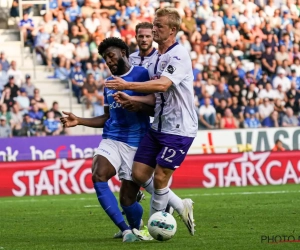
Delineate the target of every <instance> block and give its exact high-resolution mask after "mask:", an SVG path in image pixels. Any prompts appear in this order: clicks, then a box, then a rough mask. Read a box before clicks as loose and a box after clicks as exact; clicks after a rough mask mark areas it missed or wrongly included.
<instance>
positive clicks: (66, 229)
mask: <svg viewBox="0 0 300 250" xmlns="http://www.w3.org/2000/svg"><path fill="white" fill-rule="evenodd" d="M299 187H300V186H299V185H285V186H260V187H231V188H214V189H185V190H174V191H175V192H176V193H177V194H178V195H179V196H180V197H189V198H192V199H193V200H194V202H195V204H194V216H195V221H196V225H197V227H196V230H197V231H196V235H195V236H194V237H192V236H190V235H189V234H188V232H187V230H186V228H185V226H184V224H183V223H182V222H181V221H180V220H179V219H177V223H178V230H177V233H176V235H175V236H174V238H173V239H171V240H170V241H167V242H158V241H151V242H135V243H126V244H125V243H122V242H121V240H120V239H112V236H113V234H114V233H116V232H117V231H118V230H117V228H116V227H115V226H114V225H113V224H112V222H111V221H110V220H109V218H108V217H107V216H106V214H105V213H104V212H103V211H102V209H101V208H100V206H99V205H98V201H97V199H96V197H95V195H94V194H91V195H88V194H84V195H61V196H41V197H22V198H12V197H10V198H1V199H0V249H1V250H23V249H24V250H26V249H28V250H29V249H30V250H33V249H38V250H43V249H47V250H48V249H61V250H69V249H70V250H77V249H78V250H81V249H82V250H83V249H84V250H89V249H97V250H105V249H108V250H114V249H117V250H122V249H130V250H131V249H132V250H135V249H139V250H144V249H155V250H160V249H163V250H175V249H180V250H185V249H187V250H192V249H195V250H206V249H207V250H213V249H216V250H223V249H224V250H247V249H249V250H255V249H264V250H268V249H272V250H273V249H276V250H277V249H280V250H283V249H284V250H286V249H295V250H296V249H300V242H289V243H287V242H286V243H279V244H268V243H267V242H266V241H264V242H261V237H262V236H269V237H272V236H276V235H280V236H291V235H293V236H294V237H295V238H296V240H298V237H299V236H300V221H299V219H300V197H299V195H300V189H299ZM146 198H147V199H146V200H145V201H143V203H142V204H143V207H144V210H145V213H144V221H147V218H148V211H149V209H148V207H149V198H150V197H149V195H147V196H146ZM270 239H271V238H270ZM277 239H278V238H277ZM299 240H300V239H299Z"/></svg>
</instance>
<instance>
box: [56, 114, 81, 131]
mask: <svg viewBox="0 0 300 250" xmlns="http://www.w3.org/2000/svg"><path fill="white" fill-rule="evenodd" d="M63 114H65V115H67V116H65V117H61V118H60V121H61V123H62V124H63V127H64V128H71V127H75V126H77V125H78V117H77V116H75V115H74V114H73V113H71V112H65V111H63Z"/></svg>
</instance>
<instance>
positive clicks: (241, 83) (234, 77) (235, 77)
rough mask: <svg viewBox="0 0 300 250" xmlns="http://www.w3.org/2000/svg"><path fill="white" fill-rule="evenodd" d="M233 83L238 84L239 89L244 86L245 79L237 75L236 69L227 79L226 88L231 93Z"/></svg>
mask: <svg viewBox="0 0 300 250" xmlns="http://www.w3.org/2000/svg"><path fill="white" fill-rule="evenodd" d="M234 85H239V87H240V89H241V90H243V89H245V88H246V84H245V81H244V80H243V79H242V78H241V77H240V76H239V72H238V70H237V69H236V70H234V71H233V75H232V77H231V78H230V79H229V80H228V90H229V92H230V94H231V95H232V93H233V92H234Z"/></svg>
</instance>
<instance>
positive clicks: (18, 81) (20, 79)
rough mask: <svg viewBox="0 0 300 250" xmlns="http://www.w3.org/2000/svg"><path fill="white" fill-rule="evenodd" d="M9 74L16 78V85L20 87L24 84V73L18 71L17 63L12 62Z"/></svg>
mask: <svg viewBox="0 0 300 250" xmlns="http://www.w3.org/2000/svg"><path fill="white" fill-rule="evenodd" d="M7 74H8V75H9V76H13V77H14V83H15V84H16V85H17V86H18V87H20V86H21V84H22V82H24V77H23V73H22V71H21V70H18V69H17V63H16V61H11V63H10V68H9V70H8V71H7Z"/></svg>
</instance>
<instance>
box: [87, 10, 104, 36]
mask: <svg viewBox="0 0 300 250" xmlns="http://www.w3.org/2000/svg"><path fill="white" fill-rule="evenodd" d="M100 24H101V23H100V20H99V17H98V14H97V12H93V14H92V16H91V17H87V18H86V19H85V21H84V27H85V28H86V29H87V31H88V33H89V35H90V36H92V35H93V34H94V32H95V31H96V29H97V27H99V26H100ZM100 27H101V26H100Z"/></svg>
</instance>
